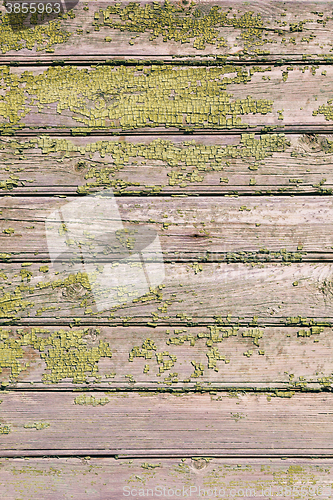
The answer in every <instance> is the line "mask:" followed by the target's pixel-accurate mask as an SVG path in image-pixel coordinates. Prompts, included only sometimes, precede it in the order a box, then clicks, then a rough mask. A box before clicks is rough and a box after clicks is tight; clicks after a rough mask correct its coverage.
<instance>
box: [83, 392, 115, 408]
mask: <svg viewBox="0 0 333 500" xmlns="http://www.w3.org/2000/svg"><path fill="white" fill-rule="evenodd" d="M109 402H110V400H109V399H108V398H99V399H98V398H95V397H94V396H88V395H87V394H82V395H80V396H77V397H76V398H75V399H74V404H76V405H90V406H104V405H106V404H108V403H109Z"/></svg>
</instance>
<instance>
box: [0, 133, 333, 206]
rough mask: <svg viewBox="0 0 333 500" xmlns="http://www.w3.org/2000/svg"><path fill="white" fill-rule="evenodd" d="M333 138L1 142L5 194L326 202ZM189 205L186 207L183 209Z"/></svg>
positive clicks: (332, 181)
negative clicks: (108, 192) (103, 192)
mask: <svg viewBox="0 0 333 500" xmlns="http://www.w3.org/2000/svg"><path fill="white" fill-rule="evenodd" d="M332 140H333V136H332V135H316V134H288V135H286V134H282V133H281V134H262V135H259V134H257V135H254V134H251V133H249V132H246V133H244V134H242V135H220V134H218V135H195V136H193V137H192V138H186V137H184V136H181V135H165V136H163V138H162V139H161V138H159V137H158V138H157V137H156V136H154V135H149V136H130V135H125V136H118V137H107V136H101V137H60V136H58V137H51V136H47V135H45V136H42V137H40V138H38V139H37V140H36V139H35V138H33V139H31V138H25V139H24V138H17V139H16V138H15V139H14V138H5V137H4V138H3V139H2V141H1V146H2V149H0V188H1V192H2V193H8V194H14V195H21V194H23V195H36V194H38V195H42V194H44V195H45V194H65V195H76V194H77V193H89V192H95V191H97V190H100V189H103V188H104V187H109V188H110V187H112V189H113V191H114V193H115V194H116V195H117V196H121V195H133V194H135V193H136V194H137V195H145V194H149V195H156V194H158V193H159V194H163V195H176V194H194V193H198V194H209V195H211V194H214V195H219V194H235V193H239V194H240V195H246V194H251V195H253V194H260V193H267V194H270V193H272V194H300V193H307V194H308V193H311V194H317V193H318V194H328V193H330V192H331V190H332V189H333V177H332V168H331V164H332V161H333V146H332ZM182 203H183V202H182Z"/></svg>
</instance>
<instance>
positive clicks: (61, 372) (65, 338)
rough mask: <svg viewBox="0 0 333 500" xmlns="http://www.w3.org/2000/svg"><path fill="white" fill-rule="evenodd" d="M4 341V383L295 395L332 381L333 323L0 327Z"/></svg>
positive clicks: (0, 365)
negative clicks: (256, 391)
mask: <svg viewBox="0 0 333 500" xmlns="http://www.w3.org/2000/svg"><path fill="white" fill-rule="evenodd" d="M0 340H1V343H0V369H1V374H0V382H1V384H2V387H3V388H4V387H6V388H15V389H19V390H22V389H29V390H30V389H32V390H36V389H39V390H43V391H45V390H53V391H54V390H71V389H73V387H85V388H87V387H90V389H92V390H97V389H100V390H102V389H104V390H110V389H113V390H114V389H117V390H120V389H123V390H126V389H127V390H136V391H139V390H149V391H152V390H161V389H162V388H165V389H166V390H170V391H178V390H179V389H181V390H183V391H192V390H193V389H195V388H196V387H197V384H200V386H201V387H204V388H205V389H206V390H213V389H214V390H223V389H229V390H232V389H236V388H237V389H238V390H240V389H244V390H267V391H273V394H274V395H276V394H282V395H283V394H284V392H283V391H291V392H290V393H289V394H290V395H291V394H292V392H293V391H299V390H302V391H310V390H314V389H316V390H320V389H321V388H322V389H323V388H327V387H331V386H332V382H333V377H332V374H333V358H332V342H333V341H332V329H331V328H328V327H318V326H312V327H311V326H304V325H303V326H298V327H279V328H272V327H267V328H263V327H260V328H258V327H253V326H252V327H239V328H237V327H228V326H224V327H221V326H220V327H217V326H216V325H210V326H209V327H201V328H198V327H197V328H194V327H192V328H191V327H185V328H160V327H157V328H155V329H153V328H148V327H146V328H143V327H136V328H134V327H132V328H131V327H117V328H110V327H100V328H96V327H90V328H89V327H86V328H77V327H72V328H69V327H61V328H55V327H48V328H38V327H36V328H24V329H14V328H2V329H1V331H0ZM50 384H51V385H50ZM281 391H282V392H281ZM285 394H287V392H286V393H285ZM94 396H95V397H94V398H91V403H90V404H92V405H93V404H94V402H96V401H98V400H100V397H99V396H98V394H97V395H96V394H95V395H94ZM83 401H85V396H83ZM96 404H98V402H96Z"/></svg>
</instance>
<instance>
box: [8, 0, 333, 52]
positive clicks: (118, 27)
mask: <svg viewBox="0 0 333 500" xmlns="http://www.w3.org/2000/svg"><path fill="white" fill-rule="evenodd" d="M87 5H88V8H87ZM332 8H333V3H332V2H322V1H321V2H309V1H303V2H302V8H301V9H300V7H299V2H277V1H270V2H267V1H262V0H259V1H251V2H247V3H245V2H240V1H218V2H217V1H204V2H196V3H194V2H192V3H191V4H190V2H182V3H180V2H178V3H176V2H171V3H169V2H167V3H164V2H155V3H154V4H153V2H133V3H131V4H130V6H129V7H128V2H123V4H122V5H120V4H119V6H117V5H115V4H112V3H111V2H106V1H98V2H95V1H94V2H93V1H89V2H79V3H78V5H77V6H76V8H75V9H74V11H73V14H74V15H71V16H68V15H65V16H64V18H63V19H61V20H58V19H57V18H55V20H54V21H53V22H51V23H50V22H48V23H46V22H45V25H44V26H43V25H42V26H37V27H34V26H33V25H31V24H30V25H29V24H28V25H27V26H32V30H30V31H29V32H27V30H23V31H22V30H18V29H17V27H16V30H15V31H12V30H11V28H10V25H9V24H8V18H6V17H5V18H3V16H2V20H3V21H2V27H1V31H0V49H1V52H2V60H4V61H6V60H9V59H10V58H14V59H19V58H22V57H24V58H25V59H27V58H29V57H30V58H31V59H33V58H34V57H35V58H36V55H38V58H40V57H41V55H48V53H52V56H53V57H56V56H62V57H66V58H70V57H71V56H72V57H74V58H75V57H77V56H78V55H85V56H101V55H102V56H104V57H105V56H106V57H112V56H117V55H119V54H120V55H127V56H132V57H133V56H142V55H147V54H148V55H154V54H159V55H160V56H164V57H165V56H170V55H178V56H184V55H192V56H196V55H198V56H200V55H204V54H217V55H220V56H227V55H229V56H234V57H235V56H238V57H241V56H243V57H249V55H250V56H251V55H252V56H254V57H260V56H266V57H269V56H272V57H274V56H285V57H286V58H288V57H289V58H290V57H292V58H295V57H297V56H298V57H299V58H302V56H304V55H309V56H313V55H323V54H324V55H325V56H328V57H330V56H331V52H330V51H331V45H330V38H329V33H330V31H331V30H332V25H333V22H332ZM4 11H5V8H4V7H1V12H2V13H4ZM124 27H126V29H124ZM43 28H44V29H43Z"/></svg>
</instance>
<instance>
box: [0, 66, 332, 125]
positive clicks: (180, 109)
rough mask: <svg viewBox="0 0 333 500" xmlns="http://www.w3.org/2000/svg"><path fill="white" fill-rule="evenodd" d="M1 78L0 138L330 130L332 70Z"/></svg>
mask: <svg viewBox="0 0 333 500" xmlns="http://www.w3.org/2000/svg"><path fill="white" fill-rule="evenodd" d="M288 68H289V69H288ZM0 77H1V82H2V83H1V85H0V90H1V93H2V97H3V99H2V100H1V102H0V103H1V106H0V118H1V127H2V133H4V134H11V133H13V132H14V131H15V130H21V131H23V132H25V133H26V132H28V131H31V129H33V130H34V133H35V134H40V131H41V130H42V131H45V132H47V131H49V130H50V129H52V128H53V129H55V130H56V131H59V130H62V131H63V132H67V133H69V132H70V131H72V133H73V134H78V133H79V134H82V133H83V134H84V133H87V132H89V131H95V132H98V133H99V134H101V131H104V132H105V131H109V132H119V131H127V132H128V131H130V130H133V131H137V132H140V131H141V132H142V131H145V132H147V133H150V132H151V131H158V132H161V131H162V132H163V131H168V133H172V132H175V131H193V130H196V131H198V132H200V131H203V130H206V131H223V130H234V131H244V130H245V131H246V130H250V131H256V130H257V131H264V130H267V127H269V128H270V130H272V127H273V130H274V128H276V129H277V130H280V131H284V130H287V131H294V132H299V131H300V130H304V131H307V132H310V133H312V132H313V131H314V130H316V129H318V130H321V131H324V132H325V131H326V132H328V133H329V132H330V131H331V130H332V124H330V121H331V120H332V118H333V112H332V109H333V108H332V105H331V101H330V97H331V95H332V91H333V66H332V65H326V66H325V65H319V66H318V67H314V66H309V65H305V64H304V65H301V66H299V65H298V66H297V65H296V66H282V67H272V66H267V65H266V66H258V65H253V66H252V67H243V66H236V65H223V66H211V67H205V66H174V65H172V64H171V65H161V66H159V65H148V66H145V65H136V66H130V65H126V64H125V65H121V66H114V67H113V66H112V65H111V66H108V65H101V66H99V65H97V66H96V65H95V66H94V67H85V66H54V67H45V66H41V67H38V68H36V67H33V68H31V67H20V68H10V67H9V66H3V67H1V71H0Z"/></svg>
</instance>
